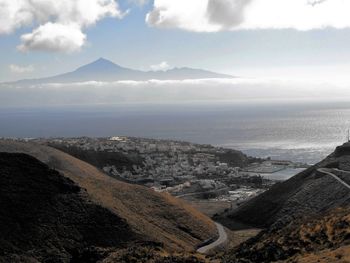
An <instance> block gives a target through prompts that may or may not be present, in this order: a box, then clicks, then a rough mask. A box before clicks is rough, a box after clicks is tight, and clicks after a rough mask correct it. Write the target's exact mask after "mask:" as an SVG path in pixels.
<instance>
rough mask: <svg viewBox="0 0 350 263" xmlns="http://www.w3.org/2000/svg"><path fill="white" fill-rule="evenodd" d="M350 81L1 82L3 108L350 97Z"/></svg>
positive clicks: (0, 98)
mask: <svg viewBox="0 0 350 263" xmlns="http://www.w3.org/2000/svg"><path fill="white" fill-rule="evenodd" d="M349 87H350V85H344V86H337V85H334V84H333V85H332V84H323V83H307V82H295V81H294V82H293V81H281V80H260V79H238V78H236V79H198V80H183V81H174V80H164V81H161V80H149V81H117V82H97V81H91V82H82V83H64V84H43V85H32V86H22V87H21V86H18V85H16V84H10V85H9V84H1V85H0V105H1V107H23V106H36V107H40V106H48V105H51V106H52V105H57V106H59V105H91V104H118V103H172V102H175V103H177V102H186V101H187V102H188V101H203V102H207V101H211V102H220V101H242V100H243V101H246V100H248V101H249V100H253V101H254V100H278V101H280V100H293V99H294V100H300V99H308V100H317V99H320V100H322V99H324V100H327V101H330V100H332V99H339V98H342V99H349V98H350V89H349Z"/></svg>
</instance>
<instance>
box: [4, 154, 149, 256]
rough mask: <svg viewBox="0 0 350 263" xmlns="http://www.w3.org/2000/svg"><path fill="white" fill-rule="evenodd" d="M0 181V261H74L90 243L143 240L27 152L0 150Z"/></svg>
mask: <svg viewBox="0 0 350 263" xmlns="http://www.w3.org/2000/svg"><path fill="white" fill-rule="evenodd" d="M0 185H1V191H0V222H1V224H0V247H1V250H0V261H5V262H15V261H22V262H30V261H34V259H35V260H38V261H41V262H49V261H50V260H51V262H52V260H53V259H55V262H70V261H78V260H79V259H82V258H83V257H84V254H87V253H88V251H89V249H90V250H91V249H92V248H93V247H100V248H101V247H102V248H106V247H121V246H122V245H123V244H125V243H127V242H131V241H135V240H137V239H138V240H140V239H141V240H142V237H141V236H139V235H137V234H136V233H135V232H133V231H132V230H131V229H130V227H129V226H128V224H127V223H126V222H125V220H123V219H121V218H120V217H118V216H117V215H115V214H113V213H111V212H110V211H109V210H107V209H106V208H103V207H101V206H99V205H97V204H94V203H92V202H91V201H90V200H89V199H88V197H87V195H86V192H85V191H84V190H83V189H81V188H80V187H78V186H77V185H76V184H74V183H73V182H72V181H71V180H69V179H68V178H65V177H63V176H62V175H60V174H59V173H58V172H56V171H54V170H51V169H49V168H48V167H47V166H46V165H45V164H43V163H41V162H39V161H38V160H36V159H35V158H33V157H31V156H28V155H24V154H8V153H0ZM58 219H59V220H58ZM90 252H91V251H90ZM95 256H97V254H96V255H95ZM93 257H94V256H92V255H90V256H89V258H90V259H91V258H93Z"/></svg>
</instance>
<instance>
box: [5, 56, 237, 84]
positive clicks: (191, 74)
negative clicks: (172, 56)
mask: <svg viewBox="0 0 350 263" xmlns="http://www.w3.org/2000/svg"><path fill="white" fill-rule="evenodd" d="M206 78H233V76H231V75H226V74H221V73H215V72H211V71H208V70H203V69H194V68H189V67H181V68H178V67H175V68H172V69H169V70H165V71H162V70H159V71H152V70H150V71H142V70H136V69H131V68H126V67H122V66H120V65H118V64H115V63H114V62H112V61H110V60H107V59H105V58H99V59H97V60H95V61H93V62H91V63H88V64H86V65H83V66H81V67H79V68H77V69H76V70H73V71H70V72H67V73H63V74H58V75H55V76H51V77H45V78H37V79H23V80H17V81H14V82H7V83H5V84H23V85H33V84H48V83H69V82H87V81H105V82H112V81H121V80H134V81H146V80H151V79H158V80H185V79H206Z"/></svg>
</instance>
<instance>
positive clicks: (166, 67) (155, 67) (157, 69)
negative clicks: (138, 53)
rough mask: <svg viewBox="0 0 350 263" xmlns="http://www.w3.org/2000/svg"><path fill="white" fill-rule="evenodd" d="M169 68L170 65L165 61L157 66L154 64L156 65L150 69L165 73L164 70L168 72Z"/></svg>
mask: <svg viewBox="0 0 350 263" xmlns="http://www.w3.org/2000/svg"><path fill="white" fill-rule="evenodd" d="M170 68H171V67H170V65H169V64H168V62H166V61H163V62H161V63H159V64H156V65H151V69H152V70H153V71H160V70H161V71H166V70H168V69H170Z"/></svg>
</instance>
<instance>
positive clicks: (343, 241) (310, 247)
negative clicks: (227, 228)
mask: <svg viewBox="0 0 350 263" xmlns="http://www.w3.org/2000/svg"><path fill="white" fill-rule="evenodd" d="M349 247H350V207H343V208H337V209H334V210H331V211H329V212H327V213H326V214H324V215H319V216H317V217H315V218H300V219H299V220H295V221H294V222H291V223H289V224H288V225H287V226H284V227H282V228H279V229H273V228H269V229H268V230H266V231H263V232H262V233H261V234H259V235H258V236H257V237H255V238H253V239H251V240H249V241H247V242H246V243H244V244H242V245H241V246H239V247H238V248H236V249H235V250H233V251H231V252H230V253H228V254H227V256H226V258H225V260H224V262H231V263H234V262H247V263H248V262H249V263H253V262H254V263H258V262H264V263H268V262H275V261H278V262H305V263H306V262H349V261H348V260H349V255H350V254H349V252H350V249H349Z"/></svg>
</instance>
